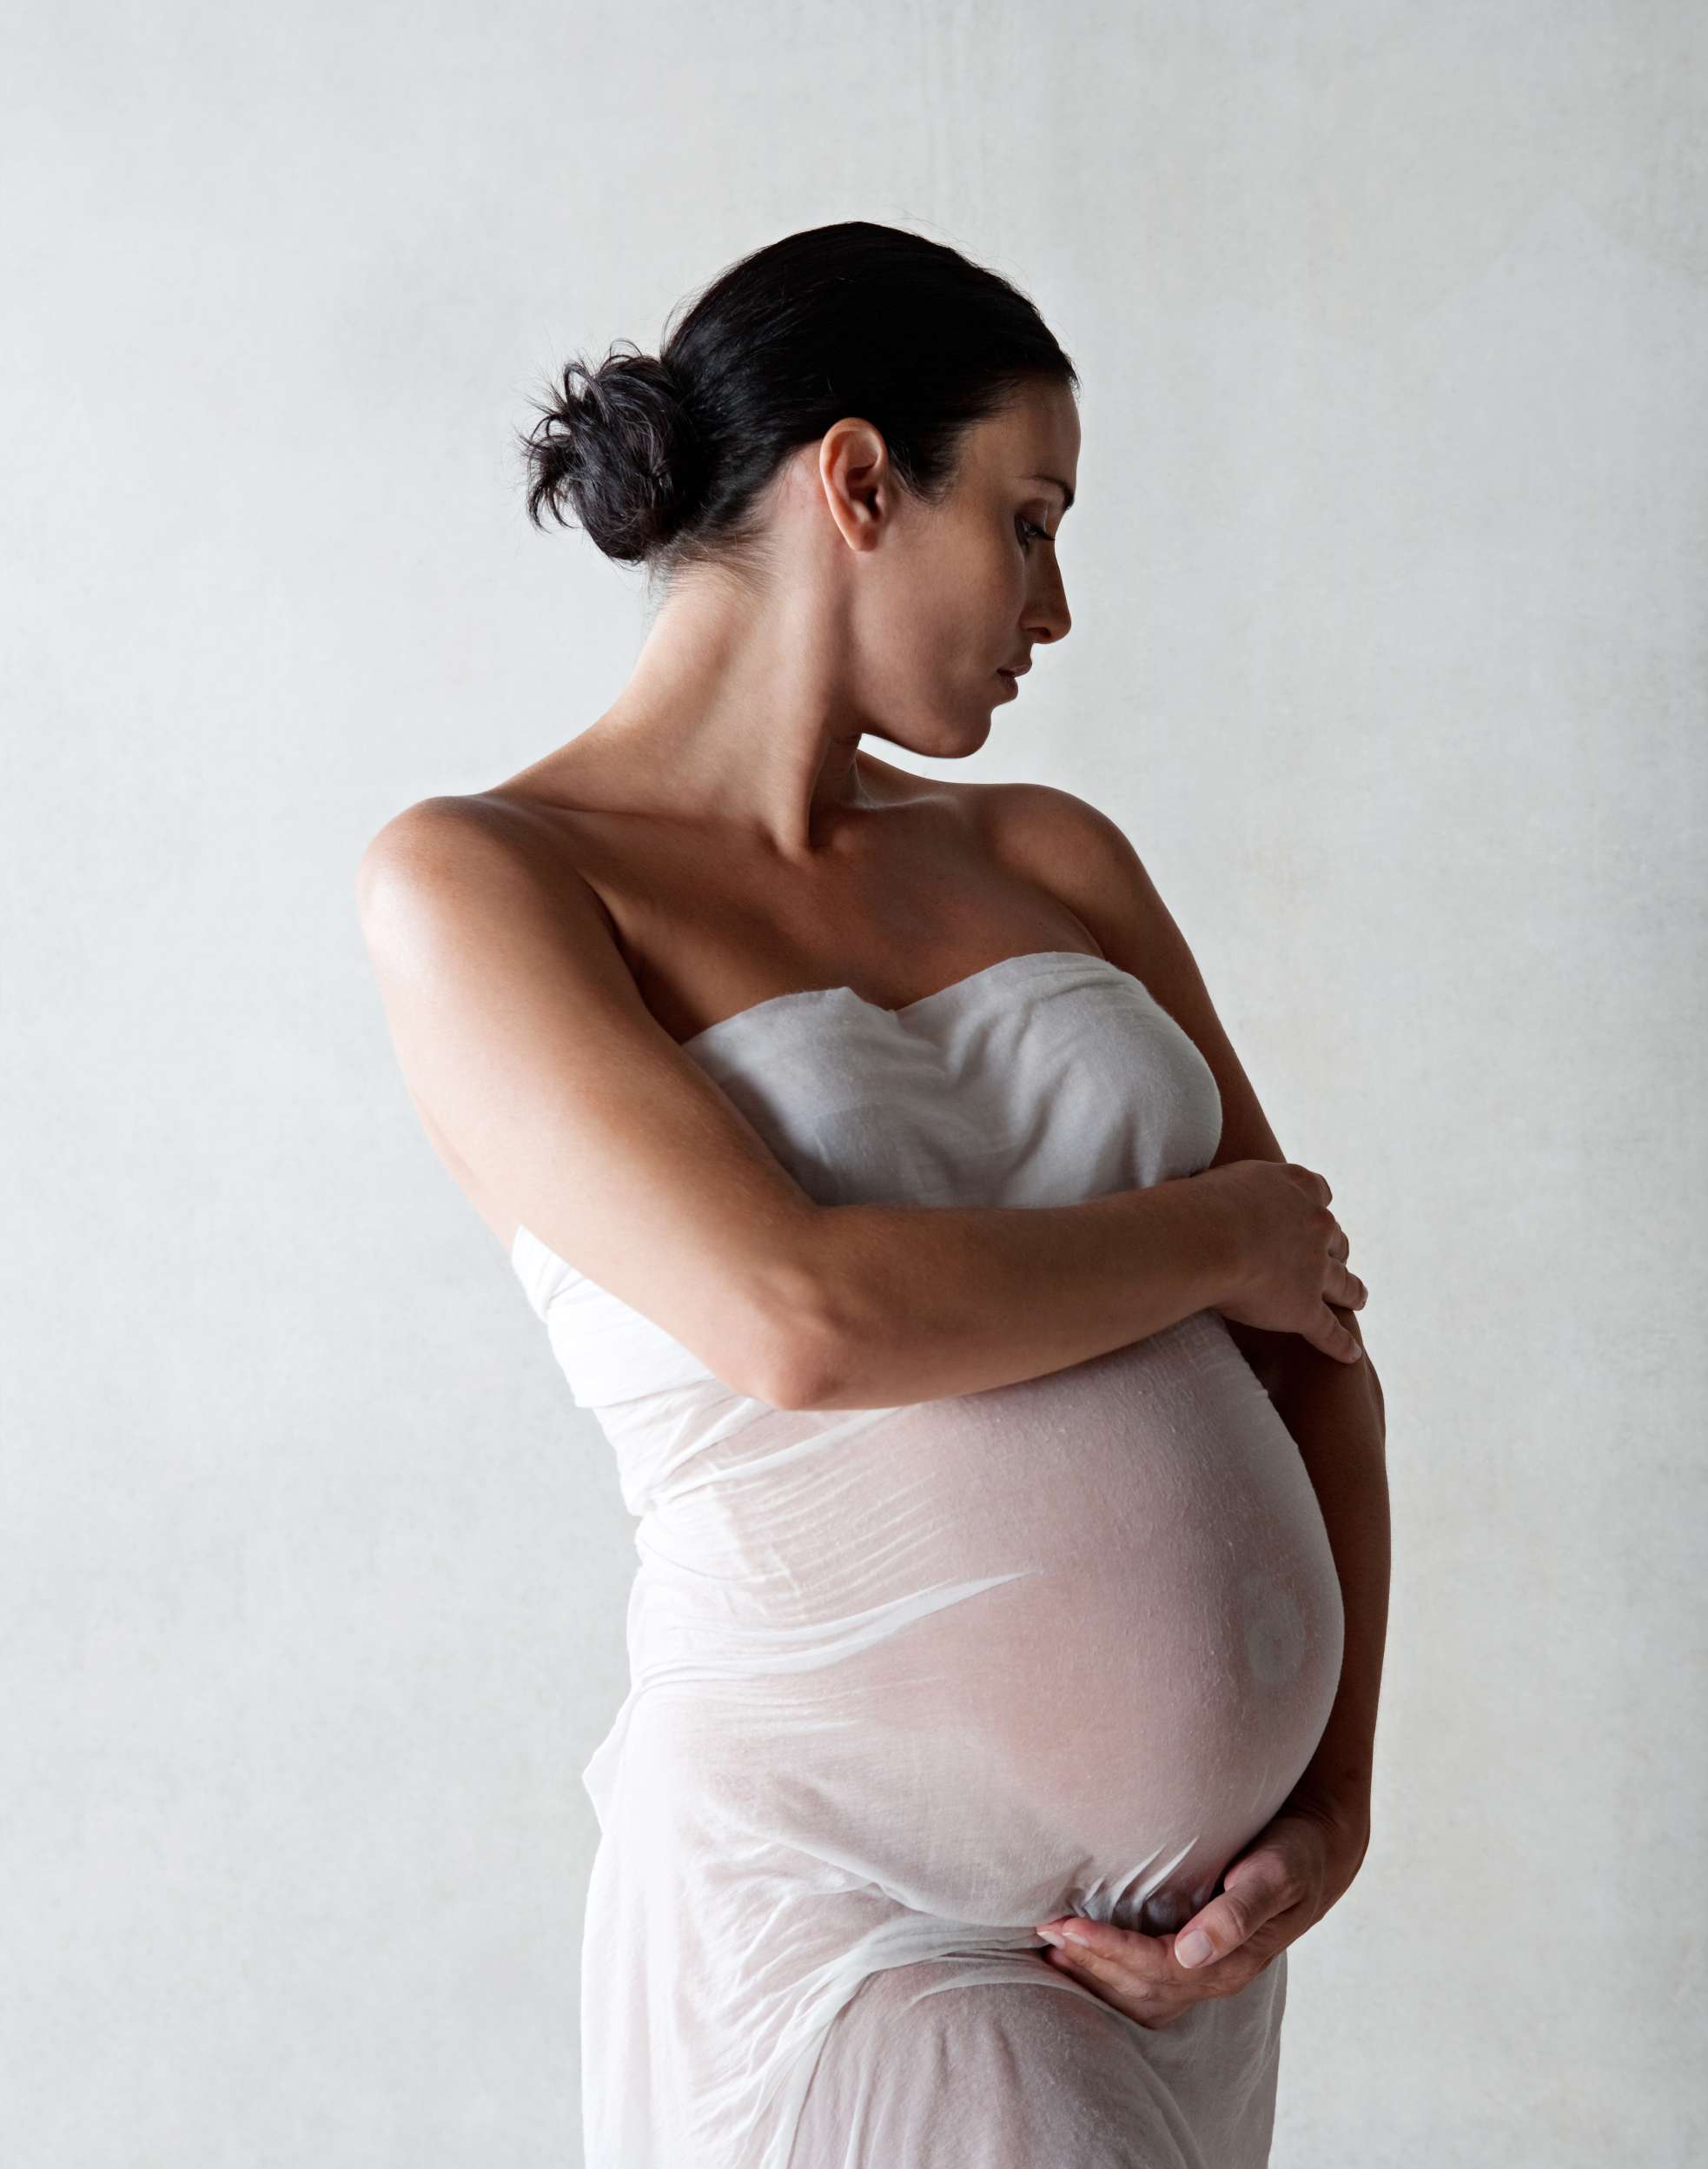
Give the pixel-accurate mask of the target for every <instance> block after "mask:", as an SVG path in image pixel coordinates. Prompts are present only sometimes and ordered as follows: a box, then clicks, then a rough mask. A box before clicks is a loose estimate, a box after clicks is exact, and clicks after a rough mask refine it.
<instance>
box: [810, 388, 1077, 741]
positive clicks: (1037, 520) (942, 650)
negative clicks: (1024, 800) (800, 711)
mask: <svg viewBox="0 0 1708 2169" xmlns="http://www.w3.org/2000/svg"><path fill="white" fill-rule="evenodd" d="M838 426H839V427H840V425H838ZM1079 447H1080V428H1079V412H1078V409H1077V408H1076V405H1075V402H1074V397H1073V394H1072V392H1071V391H1070V390H1069V389H1068V388H1066V387H1065V386H1060V385H1033V386H1030V387H1029V388H1026V389H1025V390H1024V391H1023V393H1022V394H1021V395H1019V397H1018V398H1017V399H1016V401H1015V403H1014V404H1013V405H1012V406H1011V407H1010V408H1007V409H1006V410H1004V411H1003V413H1001V414H998V415H990V416H989V417H987V419H986V420H985V421H982V422H980V423H979V424H978V425H977V426H976V428H974V429H973V430H972V431H971V432H970V434H969V435H968V437H967V439H966V441H965V444H964V447H963V454H962V459H961V463H960V467H959V469H958V471H957V476H956V481H955V483H954V486H953V488H951V489H950V493H949V494H948V496H947V497H946V498H945V499H944V500H943V502H942V503H941V504H938V505H935V506H931V505H924V504H922V503H920V502H919V501H918V500H917V499H915V498H913V497H911V496H910V495H909V494H908V493H907V492H906V491H905V490H903V489H900V488H897V487H896V486H895V484H894V482H893V481H891V482H890V487H889V488H888V489H887V490H886V489H884V488H882V487H881V486H880V488H879V489H878V490H877V501H878V502H879V503H880V504H881V505H882V506H883V507H884V512H883V515H882V517H881V518H880V519H879V520H878V521H877V523H876V525H877V537H876V541H871V540H870V539H869V540H868V541H867V543H866V547H865V548H864V552H863V553H862V554H861V555H860V557H859V560H858V577H857V580H856V581H855V583H854V620H855V622H854V632H855V647H856V650H857V657H858V668H857V672H856V673H853V676H852V683H853V687H854V693H853V699H854V701H855V704H856V706H857V709H858V710H859V712H860V724H859V727H860V728H861V729H862V730H864V731H869V732H870V733H871V735H872V736H874V737H877V738H882V739H886V740H890V742H891V743H893V744H897V745H900V746H906V747H908V748H909V749H910V750H911V751H912V752H915V753H923V754H926V755H929V756H932V757H935V758H937V759H954V758H957V757H958V756H961V755H963V754H966V753H973V752H976V750H977V748H978V747H979V746H982V745H983V742H984V740H985V739H986V738H987V737H988V736H989V734H990V717H991V713H992V711H993V710H994V709H996V707H998V706H1001V705H1003V703H1005V702H1007V701H1010V700H1015V699H1016V698H1017V697H1018V691H1019V688H1018V686H1017V683H1016V680H1014V679H1012V678H1009V677H1005V676H1003V675H1002V673H1003V671H1004V670H1005V669H1009V668H1011V667H1019V668H1020V669H1022V670H1023V669H1024V668H1025V667H1027V664H1028V662H1029V658H1030V657H1031V653H1032V650H1033V649H1034V648H1035V647H1039V646H1041V645H1042V644H1043V643H1044V642H1047V641H1049V640H1060V639H1061V638H1062V637H1063V634H1064V633H1066V632H1067V631H1068V630H1069V627H1070V626H1071V624H1072V622H1073V620H1072V619H1071V617H1070V616H1069V611H1068V599H1067V592H1066V590H1065V588H1064V587H1063V581H1062V570H1061V567H1060V565H1059V563H1058V562H1057V560H1056V534H1057V532H1058V530H1059V529H1060V527H1061V524H1062V517H1063V514H1064V513H1065V511H1066V510H1067V508H1068V507H1069V504H1071V503H1072V501H1073V493H1074V491H1075V489H1076V488H1077V480H1076V477H1077V470H1078V466H1079Z"/></svg>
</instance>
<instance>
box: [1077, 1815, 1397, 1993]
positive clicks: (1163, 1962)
mask: <svg viewBox="0 0 1708 2169" xmlns="http://www.w3.org/2000/svg"><path fill="white" fill-rule="evenodd" d="M1368 1844H1369V1827H1368V1823H1367V1820H1366V1819H1364V1818H1362V1817H1359V1818H1356V1819H1354V1818H1353V1817H1350V1816H1347V1815H1344V1814H1336V1813H1332V1812H1330V1811H1328V1810H1327V1809H1322V1808H1314V1807H1309V1806H1306V1805H1303V1804H1301V1803H1299V1802H1296V1801H1295V1802H1294V1803H1293V1804H1291V1805H1290V1806H1288V1807H1286V1808H1282V1809H1281V1812H1280V1814H1277V1815H1276V1816H1275V1818H1274V1821H1272V1822H1269V1823H1268V1824H1266V1825H1265V1826H1264V1827H1263V1828H1262V1829H1261V1830H1260V1831H1259V1832H1258V1834H1257V1835H1256V1836H1255V1838H1254V1839H1253V1840H1252V1841H1251V1843H1250V1844H1249V1845H1248V1847H1246V1849H1245V1850H1244V1852H1243V1853H1241V1854H1236V1856H1235V1858H1234V1860H1232V1861H1230V1862H1229V1863H1228V1867H1226V1868H1224V1869H1223V1870H1222V1874H1221V1891H1220V1893H1219V1894H1218V1895H1216V1896H1215V1897H1214V1898H1212V1899H1211V1900H1209V1902H1208V1904H1207V1905H1205V1906H1203V1907H1200V1909H1199V1910H1198V1912H1197V1913H1195V1914H1194V1915H1193V1916H1192V1918H1191V1920H1188V1921H1186V1922H1184V1923H1183V1924H1182V1927H1179V1928H1177V1929H1176V1930H1175V1933H1174V1934H1172V1935H1142V1934H1139V1932H1138V1931H1137V1930H1136V1929H1133V1928H1117V1927H1111V1926H1109V1924H1108V1923H1107V1922H1104V1921H1102V1920H1082V1918H1080V1916H1079V1915H1077V1914H1063V1916H1062V1917H1061V1918H1060V1919H1058V1920H1049V1921H1046V1922H1044V1923H1043V1926H1042V1927H1039V1928H1038V1929H1037V1931H1036V1933H1037V1934H1039V1935H1041V1936H1043V1937H1044V1939H1045V1940H1046V1941H1048V1942H1049V1943H1050V1944H1051V1945H1052V1946H1054V1947H1053V1948H1051V1949H1049V1950H1047V1951H1045V1952H1044V1953H1043V1957H1044V1959H1045V1960H1046V1961H1047V1962H1048V1963H1049V1965H1051V1966H1054V1967H1056V1968H1057V1969H1058V1971H1060V1972H1062V1973H1069V1974H1071V1975H1072V1977H1073V1978H1074V1979H1075V1980H1077V1981H1080V1982H1081V1983H1082V1984H1083V1986H1084V1987H1087V1988H1089V1989H1090V1990H1091V1991H1092V1992H1093V1993H1094V1994H1096V1995H1099V1996H1101V1997H1102V2000H1103V2001H1104V2002H1105V2003H1109V2004H1113V2005H1114V2006H1115V2009H1116V2010H1117V2011H1124V2012H1125V2013H1127V2015H1128V2017H1129V2018H1130V2019H1136V2020H1138V2022H1139V2024H1140V2025H1141V2026H1172V2025H1173V2024H1174V2022H1175V2020H1176V2019H1179V2018H1182V2017H1183V2016H1184V2015H1185V2013H1187V2012H1188V2010H1189V2009H1190V2008H1191V2006H1193V2005H1194V2004H1195V2003H1202V2001H1203V2000H1205V1999H1206V1998H1207V1997H1210V1996H1234V1995H1237V1994H1238V1993H1239V1992H1240V1990H1241V1988H1244V1987H1248V1985H1249V1984H1250V1983H1251V1982H1252V1981H1254V1980H1255V1979H1256V1978H1257V1976H1258V1974H1259V1973H1261V1972H1262V1970H1263V1968H1264V1967H1266V1966H1267V1965H1268V1962H1269V1960H1271V1959H1272V1958H1273V1957H1274V1955H1275V1953H1276V1952H1277V1951H1281V1950H1285V1948H1286V1947H1287V1946H1288V1944H1289V1943H1294V1942H1297V1940H1299V1938H1300V1937H1301V1935H1302V1934H1304V1933H1305V1931H1306V1929H1307V1928H1310V1927H1315V1925H1316V1923H1317V1922H1318V1921H1319V1920H1321V1918H1322V1916H1323V1915H1324V1914H1326V1913H1327V1911H1328V1909H1329V1907H1331V1906H1333V1905H1334V1903H1335V1902H1336V1901H1337V1900H1339V1899H1340V1898H1341V1897H1342V1896H1343V1895H1344V1894H1345V1893H1346V1891H1347V1887H1349V1886H1350V1884H1351V1882H1352V1880H1353V1878H1354V1876H1355V1875H1356V1874H1357V1873H1358V1871H1359V1868H1360V1866H1361V1865H1362V1864H1363V1860H1364V1854H1365V1852H1366V1850H1367V1847H1368ZM1201 1942H1202V1951H1201V1950H1200V1947H1199V1946H1200V1943H1201ZM1188 1960H1194V1961H1195V1962H1194V1963H1188V1962H1187V1961H1188Z"/></svg>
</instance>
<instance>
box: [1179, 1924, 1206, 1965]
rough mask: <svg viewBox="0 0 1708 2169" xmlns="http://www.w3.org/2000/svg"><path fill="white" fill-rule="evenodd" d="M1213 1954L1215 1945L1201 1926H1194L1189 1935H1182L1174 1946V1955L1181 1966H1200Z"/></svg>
mask: <svg viewBox="0 0 1708 2169" xmlns="http://www.w3.org/2000/svg"><path fill="white" fill-rule="evenodd" d="M1214 1956H1215V1944H1214V1943H1212V1942H1211V1941H1210V1939H1209V1938H1208V1936H1207V1935H1206V1934H1204V1931H1203V1930H1202V1928H1194V1929H1193V1931H1192V1933H1191V1934H1190V1935H1183V1936H1182V1938H1181V1939H1180V1940H1179V1942H1178V1943H1176V1944H1175V1958H1176V1959H1177V1960H1179V1962H1180V1964H1181V1965H1182V1966H1202V1964H1203V1962H1204V1960H1206V1959H1207V1958H1212V1957H1214Z"/></svg>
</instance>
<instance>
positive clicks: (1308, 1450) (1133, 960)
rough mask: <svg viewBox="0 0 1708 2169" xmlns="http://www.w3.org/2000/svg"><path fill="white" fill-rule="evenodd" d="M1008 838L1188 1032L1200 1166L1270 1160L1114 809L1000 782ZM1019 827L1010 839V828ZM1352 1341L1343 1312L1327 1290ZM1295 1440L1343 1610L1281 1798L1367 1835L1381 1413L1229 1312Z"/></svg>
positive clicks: (1371, 1388)
mask: <svg viewBox="0 0 1708 2169" xmlns="http://www.w3.org/2000/svg"><path fill="white" fill-rule="evenodd" d="M1004 798H1005V799H1006V800H1007V801H1008V802H1009V804H1010V807H1011V810H1012V819H1010V848H1013V849H1016V850H1017V851H1021V852H1024V853H1025V854H1026V855H1027V857H1028V859H1029V863H1030V865H1031V866H1033V868H1034V869H1035V871H1036V872H1037V874H1038V877H1039V878H1040V879H1044V880H1046V881H1047V882H1048V883H1049V886H1051V887H1052V888H1053V889H1054V890H1055V891H1056V893H1058V894H1060V895H1061V896H1062V897H1063V899H1064V900H1065V901H1067V902H1068V903H1069V905H1071V907H1072V908H1073V909H1074V910H1075V911H1076V912H1078V914H1079V915H1080V917H1081V918H1082V919H1083V920H1084V922H1085V924H1086V925H1088V926H1089V927H1090V928H1091V930H1092V932H1094V933H1095V934H1096V937H1097V939H1098V940H1099V941H1100V942H1102V945H1103V947H1104V950H1105V952H1106V953H1107V954H1108V955H1109V956H1110V957H1111V958H1113V959H1114V960H1115V962H1116V963H1117V964H1120V965H1124V966H1125V967H1126V968H1127V969H1128V970H1129V971H1132V972H1136V973H1137V974H1138V975H1139V977H1140V978H1142V979H1143V980H1144V981H1145V984H1146V985H1148V986H1149V989H1150V991H1151V992H1152V993H1153V994H1154V995H1155V997H1156V998H1157V999H1158V1001H1160V1002H1161V1003H1162V1006H1163V1007H1164V1008H1165V1009H1167V1010H1168V1012H1169V1013H1170V1014H1171V1015H1172V1016H1173V1017H1174V1018H1175V1021H1176V1023H1178V1024H1179V1025H1181V1026H1182V1029H1183V1030H1184V1031H1187V1032H1188V1033H1189V1034H1190V1036H1191V1038H1193V1040H1194V1042H1195V1044H1196V1045H1197V1047H1198V1049H1199V1051H1200V1052H1201V1053H1202V1055H1203V1057H1204V1059H1205V1060H1206V1061H1207V1062H1208V1064H1209V1065H1210V1068H1211V1070H1212V1071H1213V1072H1214V1073H1215V1080H1216V1085H1217V1087H1218V1089H1219V1090H1220V1091H1221V1105H1222V1131H1221V1143H1220V1144H1219V1145H1218V1147H1217V1149H1216V1153H1215V1158H1214V1159H1213V1160H1212V1161H1211V1163H1210V1165H1211V1167H1212V1168H1213V1169H1214V1168H1219V1167H1223V1166H1226V1165H1228V1164H1230V1163H1232V1162H1235V1161H1240V1160H1266V1159H1267V1160H1280V1159H1281V1157H1282V1154H1281V1147H1280V1145H1279V1144H1277V1143H1276V1141H1275V1136H1274V1131H1272V1130H1271V1128H1270V1127H1269V1124H1268V1119H1267V1118H1266V1117H1265V1115H1264V1113H1263V1111H1262V1109H1261V1106H1260V1105H1259V1104H1258V1101H1257V1096H1256V1094H1255V1091H1253V1090H1252V1086H1251V1083H1250V1080H1249V1079H1248V1077H1247V1076H1246V1073H1245V1071H1244V1069H1243V1067H1242V1066H1241V1063H1240V1060H1239V1058H1238V1056H1237V1055H1236V1054H1235V1051H1234V1048H1233V1046H1232V1045H1231V1044H1230V1043H1229V1040H1228V1035H1227V1033H1226V1031H1224V1030H1223V1029H1222V1026H1221V1020H1220V1019H1219V1018H1218V1017H1217V1015H1216V1013H1215V1008H1214V1006H1213V1005H1212V1003H1211V1000H1210V997H1209V994H1208V990H1207V989H1206V987H1205V985H1204V980H1203V978H1202V973H1201V972H1200V971H1199V969H1198V965H1197V963H1196V961H1195V958H1194V957H1193V954H1192V952H1191V950H1190V948H1189V947H1188V945H1187V942H1186V939H1185V937H1184V935H1183V934H1182V932H1181V930H1180V928H1179V926H1178V925H1176V924H1175V920H1174V919H1173V917H1172V915H1171V914H1170V912H1168V907H1167V906H1166V905H1165V904H1164V903H1163V901H1162V898H1161V896H1160V895H1159V894H1158V893H1157V891H1156V888H1155V884H1154V882H1153V881H1152V880H1151V878H1150V875H1149V871H1148V870H1147V868H1146V867H1145V866H1144V865H1143V864H1142V862H1141V860H1140V859H1139V857H1138V855H1137V854H1136V852H1135V851H1134V849H1133V846H1131V844H1130V843H1129V841H1128V839H1127V838H1126V837H1125V836H1124V835H1123V834H1122V832H1121V831H1120V829H1119V828H1118V827H1116V826H1115V823H1114V822H1112V821H1110V820H1109V819H1108V818H1107V817H1106V816H1105V815H1103V814H1102V813H1100V812H1098V811H1097V810H1096V808H1095V807H1092V806H1089V805H1087V804H1086V802H1085V801H1083V800H1082V799H1077V798H1076V797H1074V796H1073V795H1072V794H1071V793H1067V792H1063V791H1057V790H1055V789H1053V788H1051V787H1050V786H1043V785H1024V786H1007V787H1005V791H1004ZM1016 839H1017V840H1016ZM1327 1302H1328V1307H1329V1308H1330V1310H1332V1311H1333V1312H1334V1317H1336V1318H1337V1319H1338V1320H1339V1322H1340V1323H1341V1325H1342V1326H1343V1327H1344V1328H1345V1329H1346V1330H1347V1332H1348V1333H1349V1334H1350V1335H1351V1337H1353V1339H1354V1340H1355V1341H1357V1342H1358V1343H1359V1344H1360V1346H1362V1345H1363V1339H1364V1337H1363V1334H1362V1333H1361V1331H1360V1329H1359V1324H1358V1320H1357V1317H1356V1316H1355V1315H1354V1311H1353V1310H1349V1309H1345V1308H1342V1307H1341V1304H1340V1303H1336V1302H1335V1301H1334V1299H1333V1297H1332V1296H1331V1297H1328V1298H1327ZM1228 1330H1229V1331H1230V1332H1231V1333H1232V1334H1233V1336H1234V1338H1235V1341H1236V1343H1238V1345H1239V1347H1240V1349H1241V1352H1242V1353H1243V1354H1244V1356H1245V1357H1246V1360H1247V1361H1248V1363H1250V1365H1251V1366H1252V1369H1253V1370H1255V1372H1256V1373H1257V1376H1259V1378H1260V1379H1261V1381H1262V1383H1263V1384H1264V1386H1265V1388H1266V1389H1267V1390H1268V1394H1269V1396H1270V1398H1271V1400H1272V1401H1273V1402H1274V1404H1275V1407H1276V1409H1277V1410H1278V1411H1279V1413H1280V1415H1281V1419H1282V1421H1283V1422H1284V1423H1286V1425H1287V1427H1288V1430H1289V1431H1290V1432H1291V1434H1292V1436H1293V1438H1294V1442H1295V1443H1296V1444H1297V1445H1298V1448H1299V1453H1300V1457H1301V1460H1302V1461H1303V1463H1304V1464H1305V1468H1306V1471H1307V1474H1308V1475H1309V1476H1310V1480H1311V1483H1312V1486H1313V1488H1314V1490H1315V1492H1316V1495H1317V1501H1318V1503H1319V1505H1320V1506H1321V1510H1322V1518H1323V1522H1324V1525H1325V1527H1326V1528H1327V1532H1328V1541H1329V1545H1330V1548H1331V1549H1332V1550H1333V1552H1334V1565H1335V1569H1336V1573H1337V1575H1338V1576H1339V1579H1340V1583H1341V1598H1342V1602H1343V1606H1344V1609H1345V1614H1346V1642H1345V1652H1344V1655H1343V1656H1342V1659H1341V1685H1340V1690H1339V1693H1338V1695H1337V1697H1336V1700H1335V1702H1334V1708H1333V1709H1332V1711H1331V1712H1330V1715H1329V1718H1328V1721H1327V1726H1326V1727H1325V1728H1324V1731H1323V1735H1322V1738H1321V1741H1320V1742H1319V1744H1318V1747H1317V1749H1316V1752H1315V1754H1314V1755H1313V1757H1312V1759H1311V1761H1310V1764H1309V1766H1308V1767H1307V1769H1306V1771H1305V1773H1304V1774H1303V1776H1302V1777H1301V1779H1300V1781H1299V1783H1298V1785H1297V1787H1296V1788H1294V1794H1293V1800H1292V1803H1291V1804H1294V1805H1309V1806H1312V1807H1314V1808H1318V1809H1319V1810H1321V1811H1324V1812H1327V1813H1328V1814H1331V1815H1332V1816H1333V1817H1334V1819H1335V1820H1337V1821H1340V1822H1341V1824H1342V1825H1343V1826H1344V1827H1347V1829H1348V1830H1350V1831H1352V1832H1354V1834H1357V1835H1358V1836H1359V1838H1360V1841H1367V1837H1368V1827H1369V1811H1370V1778H1371V1764H1372V1760H1373V1756H1374V1743H1375V1726H1376V1704H1377V1697H1378V1695H1379V1692H1380V1685H1381V1673H1382V1657H1383V1649H1384V1645H1385V1642H1386V1639H1387V1597H1388V1573H1389V1514H1388V1491H1387V1418H1386V1415H1385V1411H1384V1405H1383V1398H1382V1389H1381V1381H1380V1378H1379V1377H1378V1376H1377V1375H1376V1369H1375V1365H1374V1363H1371V1362H1370V1361H1369V1359H1368V1357H1367V1356H1366V1357H1365V1358H1364V1360H1363V1361H1361V1362H1360V1363H1351V1364H1348V1363H1341V1362H1340V1361H1338V1360H1337V1359H1336V1358H1335V1357H1334V1356H1330V1355H1327V1354H1325V1353H1324V1352H1323V1350H1321V1348H1318V1347H1314V1346H1313V1345H1312V1343H1311V1342H1310V1341H1309V1340H1308V1339H1307V1338H1306V1337H1304V1336H1302V1335H1301V1334H1298V1333H1275V1332H1270V1331H1267V1330H1261V1329H1259V1328H1255V1327H1252V1326H1247V1325H1242V1324H1240V1323H1237V1322H1235V1321H1232V1320H1230V1321H1229V1322H1228Z"/></svg>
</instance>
